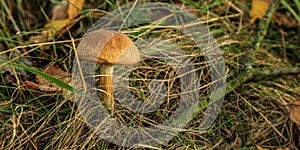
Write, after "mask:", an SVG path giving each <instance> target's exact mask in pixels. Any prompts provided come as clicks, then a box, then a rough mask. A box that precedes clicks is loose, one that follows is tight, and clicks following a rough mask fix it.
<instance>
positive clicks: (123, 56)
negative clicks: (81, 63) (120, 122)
mask: <svg viewBox="0 0 300 150" xmlns="http://www.w3.org/2000/svg"><path fill="white" fill-rule="evenodd" d="M77 54H78V57H79V59H82V60H87V61H92V62H97V63H99V64H100V67H99V68H100V76H99V86H100V89H101V90H102V96H103V100H104V103H105V104H106V105H107V106H108V108H109V109H110V110H111V112H113V110H114V104H115V102H114V95H113V65H114V64H119V65H133V64H136V63H138V62H139V61H140V53H139V50H138V48H137V47H136V46H135V44H134V42H133V41H132V40H131V39H130V38H129V37H128V36H127V35H125V34H123V33H121V32H117V31H113V30H104V29H100V30H96V31H92V32H90V33H88V34H87V35H86V36H84V37H83V39H82V40H81V41H80V43H79V45H78V47H77Z"/></svg>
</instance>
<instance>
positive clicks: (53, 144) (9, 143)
mask: <svg viewBox="0 0 300 150" xmlns="http://www.w3.org/2000/svg"><path fill="white" fill-rule="evenodd" d="M166 2H168V3H172V4H173V5H175V4H177V2H180V1H173V2H169V1H166ZM223 2H227V1H212V0H207V1H198V0H193V1H192V0H182V1H181V3H180V4H182V3H185V5H186V6H194V7H196V9H197V10H198V11H199V12H198V15H199V16H200V17H201V19H202V20H203V22H204V23H205V25H206V26H207V27H208V28H209V30H210V31H211V33H213V35H214V37H215V38H216V40H217V43H218V45H219V47H220V49H221V50H222V52H223V55H224V59H225V64H226V72H227V76H228V77H227V81H228V82H230V81H231V80H234V79H236V78H237V77H239V76H240V75H241V72H242V68H243V64H244V57H245V55H246V53H245V52H246V51H245V50H246V49H247V48H248V47H249V46H250V45H251V41H250V39H251V37H252V36H253V35H254V34H255V32H257V30H258V29H257V27H256V26H255V25H251V24H249V20H250V18H249V16H248V15H247V14H248V11H249V10H250V8H251V6H250V3H248V2H246V3H245V5H244V4H242V3H241V2H240V1H232V3H233V4H234V5H235V6H236V8H238V9H235V8H234V7H230V8H228V5H224V3H223ZM99 3H100V2H99V1H87V2H86V4H85V8H84V9H85V10H84V11H83V12H84V13H82V14H81V16H80V17H81V19H79V20H78V21H77V22H76V23H75V25H74V26H73V27H71V28H70V30H69V31H68V32H66V33H65V34H62V35H59V36H57V37H53V38H52V39H51V41H49V42H38V43H35V44H32V43H30V40H31V38H32V36H34V35H38V34H39V33H40V32H41V31H42V30H43V28H44V25H45V24H46V23H47V20H49V16H48V14H50V12H51V7H49V6H51V2H50V1H38V0H36V4H37V5H35V6H33V5H30V4H29V3H25V2H23V1H4V0H1V6H0V8H1V9H0V14H1V15H0V16H1V17H0V25H1V30H0V55H1V56H3V58H2V57H0V58H1V59H2V60H0V70H1V76H0V83H1V84H0V133H1V135H2V136H1V137H0V149H80V148H84V149H125V148H124V147H120V146H118V145H116V144H113V143H111V142H109V141H107V140H105V139H101V138H99V136H97V134H96V133H94V132H93V130H91V128H89V125H88V123H87V121H86V120H84V118H83V117H82V115H81V114H80V112H79V108H78V106H77V105H76V103H74V102H73V101H72V100H71V97H72V95H66V94H64V93H62V92H61V90H57V91H55V92H54V93H53V92H52V93H47V92H45V91H40V90H38V89H32V88H28V87H27V86H25V85H24V81H26V80H28V81H32V82H36V77H35V76H36V75H39V76H41V77H43V78H45V79H47V80H48V81H51V82H53V83H55V84H56V85H57V87H58V89H62V88H65V89H67V90H70V91H72V92H74V93H73V94H81V92H80V91H74V89H73V87H72V86H70V85H68V84H67V83H64V82H63V81H61V80H59V79H57V78H55V77H53V76H51V75H49V74H46V73H44V72H42V69H44V68H47V67H49V66H51V65H53V64H55V65H58V66H59V67H60V68H62V69H63V70H64V71H66V72H69V73H71V72H72V69H74V68H73V67H74V66H73V60H74V50H73V48H74V45H77V44H78V42H79V39H80V38H81V37H82V36H83V34H84V33H85V32H86V31H87V30H88V29H89V28H90V26H91V24H92V23H93V22H94V21H95V20H98V19H99V18H100V17H101V16H103V15H104V14H105V12H108V11H111V10H113V9H116V8H117V7H118V4H117V3H115V2H110V1H105V2H104V3H101V7H100V8H98V9H101V11H95V10H93V9H96V8H97V7H95V4H99ZM124 3H125V2H124ZM36 8H37V9H36ZM299 8H300V5H299V0H286V1H284V0H282V1H281V5H280V6H279V8H278V13H281V14H284V17H286V18H287V19H291V20H293V21H296V22H297V24H296V25H294V24H289V25H288V24H286V25H285V24H280V22H278V21H277V22H276V21H275V20H272V23H271V26H270V27H269V29H268V33H267V35H266V37H265V38H264V40H263V44H262V46H261V47H260V49H259V50H258V51H256V52H255V56H256V59H255V61H254V64H253V66H254V67H255V68H267V69H269V68H283V67H285V68H289V67H295V66H298V67H299V53H300V52H299V48H300V47H299V34H300V33H299V31H300V28H299V24H300V19H299V15H298V14H299V12H300V9H299ZM239 9H241V10H242V11H243V13H244V14H241V11H240V10H239ZM12 10H14V11H12ZM241 16H243V17H241ZM240 21H242V24H241V22H240ZM123 32H124V33H127V34H130V37H131V38H132V39H134V40H135V42H141V43H142V42H144V41H139V40H141V38H145V37H147V38H150V37H152V38H158V39H169V40H170V41H169V42H172V41H177V45H176V44H170V45H167V46H166V45H164V49H166V48H173V46H179V47H181V48H182V50H183V51H185V53H184V55H183V56H182V57H189V58H191V62H193V64H194V65H193V67H194V68H193V70H192V71H193V72H196V73H197V74H198V75H199V78H200V79H201V82H200V84H199V86H198V87H197V88H199V89H201V93H199V95H201V96H204V97H207V94H208V93H209V92H210V89H209V88H210V87H211V85H212V84H211V83H210V81H211V79H210V76H209V75H210V71H209V66H208V60H205V57H204V55H203V53H202V52H200V51H199V49H197V48H195V47H193V45H191V44H193V43H192V42H190V41H189V40H188V39H186V38H185V37H182V36H178V31H176V30H173V29H170V28H162V27H161V26H159V27H158V26H155V25H154V26H151V25H144V26H141V27H138V26H137V27H135V28H133V29H130V30H124V31H123ZM179 34H181V33H179ZM144 44H145V45H147V44H149V43H147V42H145V43H144ZM160 44H161V43H160ZM178 44H181V45H178ZM168 46H169V47H168ZM145 47H146V46H145ZM155 51H157V49H154V50H153V52H155ZM148 52H149V51H148ZM158 52H162V51H161V50H158ZM146 55H148V54H146V53H142V56H146ZM155 57H156V58H153V59H150V60H147V61H143V62H141V63H139V64H138V65H137V66H135V67H134V68H131V69H128V70H125V71H122V70H121V71H120V72H119V73H120V74H121V73H125V72H126V73H128V74H129V78H130V84H129V86H130V88H131V89H132V90H131V92H132V94H133V95H134V97H135V98H137V99H138V100H139V101H141V102H143V101H149V99H150V95H151V94H150V92H149V91H147V90H148V86H149V85H151V84H153V83H152V81H153V79H154V78H159V79H161V80H163V81H164V82H163V83H164V85H165V89H166V90H167V91H168V92H169V97H168V98H169V99H168V101H164V102H163V103H162V105H161V106H160V107H159V108H158V110H156V111H154V112H151V113H145V114H144V113H135V112H134V111H132V110H129V109H126V108H124V107H123V106H122V105H121V103H118V105H117V106H116V108H117V113H116V114H114V115H113V117H115V118H118V119H119V120H120V121H121V122H122V123H124V124H125V125H128V126H134V127H149V126H151V125H153V124H159V123H161V122H163V121H165V120H166V119H168V118H169V116H171V115H173V114H174V113H175V111H176V107H177V106H178V104H179V97H180V95H181V94H180V92H181V91H182V89H180V84H181V81H180V80H178V78H179V77H181V76H183V75H180V74H179V75H178V74H176V73H175V74H172V72H174V68H172V67H170V66H169V65H166V63H164V62H162V61H159V57H158V56H155ZM172 58H173V57H170V59H172ZM174 58H175V57H174ZM179 58H180V57H178V59H179ZM27 62H31V64H28V63H27ZM157 68H159V69H157ZM21 70H23V71H21ZM96 72H97V71H96ZM154 85H155V84H154ZM299 87H300V76H299V74H287V75H284V76H273V75H270V76H267V77H265V78H260V79H259V80H257V79H255V80H249V81H248V82H246V83H244V84H242V85H241V86H240V87H238V88H237V89H234V90H232V91H231V92H230V93H228V94H227V95H226V96H225V100H224V103H223V106H222V108H221V110H220V113H219V114H218V117H217V119H216V120H215V121H214V122H213V124H212V126H211V127H210V128H209V129H208V130H207V131H206V132H199V131H197V129H198V128H199V126H200V125H201V121H202V120H203V118H202V117H203V116H204V111H200V112H199V113H198V114H196V115H195V116H193V120H191V121H189V122H188V124H187V125H185V127H184V129H182V130H181V132H176V135H175V136H174V137H173V138H172V139H171V140H170V141H169V142H167V143H164V144H162V145H158V146H149V145H148V146H147V145H142V148H144V149H256V146H257V145H259V146H261V147H265V148H270V149H276V148H279V147H282V148H285V147H288V148H290V149H296V148H298V149H299V147H300V143H299V137H300V136H299V135H300V130H299V125H296V124H295V123H293V122H292V121H291V120H290V119H289V113H290V111H291V109H290V108H291V107H290V105H291V103H293V102H294V101H295V100H296V99H299V97H300V95H299V93H300V88H299ZM228 88H229V89H230V88H231V86H230V85H228ZM116 92H118V91H116ZM189 92H190V91H189ZM81 95H82V94H81ZM206 100H207V101H203V103H202V107H201V109H204V110H206V109H207V108H206V107H205V106H207V104H208V99H206ZM182 116H184V115H182ZM179 123H180V122H179ZM108 128H109V127H108ZM120 137H121V136H120Z"/></svg>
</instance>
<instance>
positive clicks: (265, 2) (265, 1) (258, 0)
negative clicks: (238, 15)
mask: <svg viewBox="0 0 300 150" xmlns="http://www.w3.org/2000/svg"><path fill="white" fill-rule="evenodd" d="M271 1H272V0H252V6H251V11H250V17H251V20H250V23H251V24H253V23H254V22H255V20H256V19H262V18H263V16H264V15H265V13H266V11H267V9H268V7H269V4H270V3H271Z"/></svg>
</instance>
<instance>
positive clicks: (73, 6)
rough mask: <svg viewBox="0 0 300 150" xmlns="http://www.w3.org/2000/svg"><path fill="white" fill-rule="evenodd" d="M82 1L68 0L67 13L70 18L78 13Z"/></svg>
mask: <svg viewBox="0 0 300 150" xmlns="http://www.w3.org/2000/svg"><path fill="white" fill-rule="evenodd" d="M84 2H85V0H69V8H68V15H69V19H70V20H71V19H73V18H75V17H76V16H77V15H78V14H79V12H80V10H81V9H82V7H83V4H84Z"/></svg>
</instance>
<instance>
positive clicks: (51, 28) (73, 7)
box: [30, 0, 85, 43]
mask: <svg viewBox="0 0 300 150" xmlns="http://www.w3.org/2000/svg"><path fill="white" fill-rule="evenodd" d="M84 2H85V0H69V2H68V7H66V6H63V5H61V4H60V5H56V6H54V8H53V9H52V17H51V20H50V21H49V22H48V23H47V24H45V30H43V31H42V32H41V34H40V35H37V36H32V37H30V42H31V43H43V42H47V41H49V40H51V39H52V37H53V36H56V35H58V34H59V35H61V34H64V33H65V32H66V31H67V30H66V29H65V28H66V27H68V28H70V27H72V26H73V25H74V22H72V21H73V20H74V18H75V17H76V16H77V15H78V14H79V12H80V11H81V9H82V8H83V5H84ZM62 3H63V4H64V3H65V4H67V1H62ZM67 16H68V17H67Z"/></svg>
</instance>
